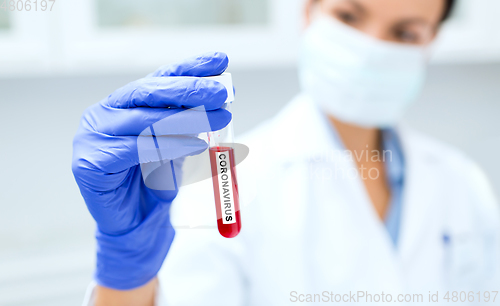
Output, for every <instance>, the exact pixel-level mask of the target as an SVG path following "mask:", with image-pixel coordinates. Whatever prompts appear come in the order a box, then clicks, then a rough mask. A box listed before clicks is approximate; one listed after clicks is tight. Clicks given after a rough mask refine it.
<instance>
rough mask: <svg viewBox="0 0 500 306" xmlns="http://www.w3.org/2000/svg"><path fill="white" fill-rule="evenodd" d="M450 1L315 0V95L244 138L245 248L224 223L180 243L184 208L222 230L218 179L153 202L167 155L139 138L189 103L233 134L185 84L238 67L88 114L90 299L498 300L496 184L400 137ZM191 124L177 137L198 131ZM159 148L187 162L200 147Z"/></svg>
mask: <svg viewBox="0 0 500 306" xmlns="http://www.w3.org/2000/svg"><path fill="white" fill-rule="evenodd" d="M453 2H454V1H449V0H440V1H436V0H405V1H401V0H318V1H313V0H309V1H308V2H307V5H306V10H305V15H306V23H307V28H306V30H305V33H304V39H303V46H302V53H301V60H300V64H299V74H300V81H301V86H302V94H301V95H300V96H299V97H297V98H296V99H295V100H294V101H292V102H291V103H290V104H289V105H288V106H287V107H286V108H285V109H284V110H283V111H282V112H281V113H280V114H279V115H278V116H276V118H274V119H273V120H272V121H270V122H267V123H265V124H263V125H262V126H260V127H259V128H257V129H256V130H254V131H253V132H251V133H250V134H249V135H247V136H246V137H244V139H243V140H242V142H244V143H245V144H246V145H247V146H248V147H249V148H250V150H251V153H250V157H249V158H248V159H247V160H246V161H245V162H244V163H243V164H242V165H241V167H240V168H238V175H239V178H240V188H241V204H242V206H243V208H242V209H243V211H242V218H243V229H242V232H241V234H240V235H239V236H238V237H236V238H234V239H230V240H228V239H224V238H222V237H220V235H219V234H218V233H217V231H216V230H215V229H214V228H210V229H206V230H178V231H177V234H176V237H175V240H174V239H173V237H174V232H173V229H172V228H171V226H170V223H169V220H170V213H169V209H170V203H171V202H172V201H173V199H174V198H176V199H175V205H174V210H176V211H177V213H176V214H175V215H177V216H180V217H178V218H179V219H175V218H177V217H175V218H174V220H176V221H174V222H177V224H180V222H186V221H185V220H182V215H184V216H185V215H187V218H188V219H189V218H192V216H193V215H194V214H201V215H202V218H203V217H204V213H203V211H204V210H207V209H208V208H210V210H208V211H207V214H208V216H207V218H208V219H209V220H211V219H212V218H213V211H212V210H213V191H212V187H211V183H210V182H208V181H207V182H203V183H201V184H197V185H195V186H193V187H186V189H185V190H184V191H181V192H180V193H179V195H177V193H176V192H175V191H154V190H150V189H148V188H147V187H146V186H145V185H144V183H143V181H142V178H141V173H140V167H139V163H141V162H148V161H152V160H151V159H147V158H146V159H141V157H138V156H137V148H136V142H137V140H136V136H137V135H139V134H140V133H141V131H143V130H144V129H147V128H148V126H150V125H151V124H153V123H155V122H157V121H158V120H161V119H163V118H165V117H168V116H170V115H172V114H174V113H177V112H178V110H179V109H182V108H186V107H194V106H198V105H203V106H205V108H206V109H207V110H208V111H207V115H208V119H209V121H210V125H211V129H213V130H217V129H220V128H222V127H223V126H225V125H226V124H227V123H228V122H229V120H230V115H229V114H228V113H227V112H226V111H225V110H224V109H220V107H221V105H222V103H223V102H224V100H225V97H226V92H224V91H225V90H224V88H221V87H220V86H219V85H217V84H216V83H213V82H210V81H207V80H201V79H197V78H184V76H196V77H203V76H210V75H218V74H220V73H222V72H223V71H224V70H225V68H226V67H227V58H226V57H225V55H224V54H220V53H215V54H209V55H204V56H201V57H199V58H196V59H192V60H188V61H186V62H184V63H181V64H179V65H173V66H167V67H162V68H160V69H159V70H158V71H156V72H154V73H153V74H152V75H150V76H149V77H147V78H145V79H142V80H139V81H137V82H134V83H131V84H129V85H127V86H125V87H123V88H121V89H119V90H117V91H116V92H115V93H113V94H112V95H110V96H109V97H108V98H106V99H105V100H103V101H101V102H100V103H99V104H96V105H94V106H92V107H91V108H89V110H87V112H86V113H85V114H84V117H83V120H82V124H81V127H80V129H79V131H78V133H77V136H76V137H75V141H74V159H73V171H74V174H75V178H76V180H77V182H78V184H79V187H80V190H81V192H82V195H83V196H84V198H85V201H86V203H87V206H88V207H89V210H90V211H91V213H92V215H93V216H94V218H95V219H96V222H97V224H98V231H97V235H96V236H97V243H98V252H97V269H96V275H95V280H96V282H97V284H96V285H93V286H92V287H91V290H90V291H89V299H90V302H88V303H90V304H92V303H94V304H95V305H108V306H109V305H153V304H154V303H155V302H156V303H157V304H158V305H163V304H165V305H218V306H220V305H233V306H234V305H243V304H248V305H284V304H289V303H295V302H310V303H322V302H343V303H355V302H360V303H372V302H373V303H382V302H386V303H394V302H399V303H401V302H406V303H408V302H414V303H422V302H431V301H432V302H436V301H438V302H441V303H444V302H447V300H446V294H447V293H448V298H449V300H450V299H453V296H454V294H453V291H452V290H462V291H464V292H469V291H472V292H475V293H477V292H479V296H481V297H482V296H483V294H484V293H485V292H484V291H487V290H498V288H499V287H500V279H499V275H500V272H499V264H498V262H499V259H500V251H499V245H500V243H499V242H500V240H499V233H500V222H499V212H498V207H497V205H496V202H495V199H494V197H493V196H492V192H491V190H490V189H489V188H488V184H487V181H486V180H485V178H484V175H483V174H482V173H481V171H479V170H478V169H477V167H476V166H475V164H474V163H472V162H471V161H469V160H468V159H467V158H466V157H464V156H463V155H462V154H461V153H459V152H457V151H456V150H455V149H453V148H449V147H447V146H445V145H443V144H440V143H438V142H436V141H434V140H431V139H428V138H427V137H425V136H422V135H419V134H418V133H416V132H414V131H412V130H411V129H408V128H406V127H402V126H400V125H398V124H397V121H398V119H399V118H400V116H401V114H402V113H403V111H404V109H405V108H406V106H407V105H408V104H409V103H411V102H412V101H413V100H414V98H415V96H416V94H417V93H418V91H419V89H420V87H421V85H422V83H423V77H424V72H425V63H426V60H427V53H426V50H427V46H428V45H429V44H430V43H431V42H432V41H433V39H434V37H435V36H436V34H437V32H438V29H439V27H440V25H441V23H442V22H443V21H444V20H445V19H446V18H447V17H448V15H449V12H450V11H451V9H452V6H453ZM173 76H178V77H176V78H174V77H173ZM179 76H180V77H179ZM167 107H168V108H167ZM190 120H191V119H190V118H189V117H187V118H186V119H185V120H184V121H183V122H175V121H173V122H171V124H172V125H175V128H176V131H184V132H185V134H190V133H191V134H193V130H192V129H191V130H189V129H188V128H187V126H192V125H193V124H195V120H194V119H193V120H192V121H190ZM187 130H189V131H190V133H188V132H187ZM202 131H203V130H201V129H200V130H196V132H202ZM179 133H181V132H179ZM181 134H182V133H181ZM157 136H158V134H157ZM156 139H157V141H158V142H159V144H157V148H160V147H162V146H163V145H166V146H167V147H168V148H169V150H167V151H166V153H167V154H171V156H169V159H175V158H181V159H179V160H178V161H179V163H180V161H181V160H182V157H183V156H187V155H193V154H196V153H199V152H200V148H199V147H197V148H196V149H193V147H194V146H193V144H192V143H188V142H187V141H186V140H179V139H177V140H176V141H177V142H168V143H167V144H161V143H160V142H162V141H168V140H164V138H162V137H156ZM189 150H191V151H189ZM201 151H202V150H201ZM172 152H182V153H176V154H174V153H172ZM179 220H180V221H179ZM174 222H173V223H174ZM183 224H187V223H183ZM172 241H174V243H173V245H172V248H170V245H171V243H172ZM167 253H168V256H167ZM165 257H166V259H165ZM164 261H165V262H164ZM162 264H163V268H162V270H161V272H160V273H159V274H158V271H159V269H160V266H161V265H162ZM157 275H158V277H157ZM491 295H494V293H491ZM472 299H474V302H478V297H477V294H476V295H473V297H472ZM469 301H470V300H469ZM433 304H435V303H433Z"/></svg>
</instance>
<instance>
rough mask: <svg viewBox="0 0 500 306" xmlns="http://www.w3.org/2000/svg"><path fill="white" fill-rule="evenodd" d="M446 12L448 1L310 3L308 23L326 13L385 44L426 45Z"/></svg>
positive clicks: (331, 0)
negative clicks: (386, 42) (446, 2)
mask: <svg viewBox="0 0 500 306" xmlns="http://www.w3.org/2000/svg"><path fill="white" fill-rule="evenodd" d="M444 9H445V1H444V0H310V2H309V4H308V6H307V22H308V23H309V22H310V21H311V20H312V19H314V18H315V17H316V16H317V15H318V14H323V15H325V14H326V15H329V16H331V17H333V18H335V19H337V20H339V21H341V22H343V23H345V24H346V25H349V26H351V27H353V28H356V29H358V30H359V31H362V32H364V33H366V34H368V35H370V36H373V37H376V38H378V39H381V40H384V41H390V42H397V43H403V44H412V45H426V44H429V43H430V42H431V41H432V40H433V39H434V37H435V35H436V32H437V29H438V28H439V24H440V21H441V17H442V16H443V13H444Z"/></svg>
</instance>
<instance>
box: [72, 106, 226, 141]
mask: <svg viewBox="0 0 500 306" xmlns="http://www.w3.org/2000/svg"><path fill="white" fill-rule="evenodd" d="M200 109H202V107H199V108H196V109H165V108H146V107H139V108H133V109H115V108H110V107H105V106H103V105H100V104H96V105H94V106H92V107H90V108H89V109H87V111H86V112H85V114H84V118H83V120H82V125H83V127H84V128H86V129H87V130H88V131H91V132H94V131H95V132H97V133H101V134H106V135H110V136H138V135H141V134H143V132H144V131H145V130H146V129H149V128H150V126H153V128H154V129H155V135H156V136H163V135H192V134H199V133H204V132H209V131H217V130H220V129H222V128H224V127H225V126H227V125H228V124H229V122H230V121H231V117H232V115H231V113H230V112H228V111H227V110H225V109H217V110H215V111H208V112H204V111H199V110H200ZM146 134H151V133H148V132H147V131H146Z"/></svg>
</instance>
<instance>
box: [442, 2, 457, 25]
mask: <svg viewBox="0 0 500 306" xmlns="http://www.w3.org/2000/svg"><path fill="white" fill-rule="evenodd" d="M456 2H457V1H456V0H445V6H444V12H443V17H442V18H441V22H443V21H446V20H447V19H448V18H450V15H451V13H452V12H453V8H454V7H455V4H456Z"/></svg>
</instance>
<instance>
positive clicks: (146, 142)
mask: <svg viewBox="0 0 500 306" xmlns="http://www.w3.org/2000/svg"><path fill="white" fill-rule="evenodd" d="M207 147H208V144H207V143H206V142H205V141H204V140H202V139H199V138H197V137H194V136H166V137H144V136H118V137H111V136H108V135H101V134H95V135H93V137H86V138H78V139H75V142H74V152H75V154H74V156H73V173H74V174H75V177H78V178H80V179H81V180H83V181H85V182H87V183H86V187H87V188H91V189H92V190H94V191H100V192H104V191H107V190H112V189H114V188H116V187H117V185H118V184H119V181H120V178H119V177H120V176H116V177H113V176H112V175H110V174H117V173H121V172H122V171H124V170H126V169H129V168H131V167H133V166H137V165H139V164H140V163H151V162H158V161H162V160H167V159H168V160H174V159H178V158H182V157H186V156H192V155H197V154H200V153H201V152H203V151H205V150H206V149H207Z"/></svg>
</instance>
